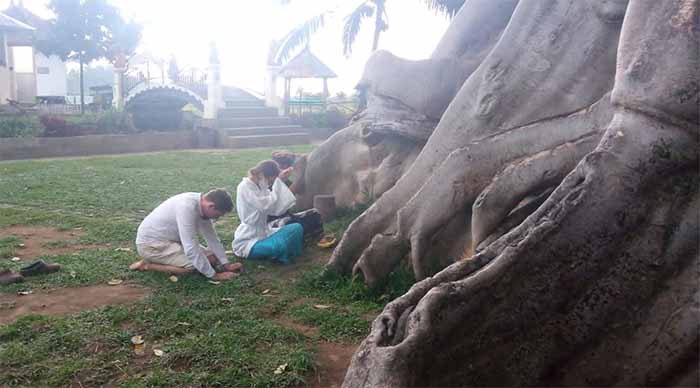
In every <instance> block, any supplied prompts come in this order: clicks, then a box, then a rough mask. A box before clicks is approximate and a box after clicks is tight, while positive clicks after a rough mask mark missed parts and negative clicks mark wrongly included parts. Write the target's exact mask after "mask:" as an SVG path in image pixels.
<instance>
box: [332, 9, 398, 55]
mask: <svg viewBox="0 0 700 388" xmlns="http://www.w3.org/2000/svg"><path fill="white" fill-rule="evenodd" d="M384 1H385V0H370V1H365V2H363V3H361V4H360V5H358V6H357V8H355V10H353V11H352V12H351V13H350V14H349V15H348V16H346V17H345V24H344V25H343V54H345V56H346V57H350V55H351V54H352V45H353V44H354V43H355V38H356V37H357V34H358V33H359V32H360V25H361V24H362V20H363V19H365V18H368V19H369V18H371V17H372V16H375V19H376V20H375V31H374V34H375V43H374V46H373V47H372V51H375V50H376V49H377V47H376V46H377V42H376V41H377V40H378V36H379V33H381V32H382V31H384V30H386V28H388V27H389V25H388V24H387V21H386V20H387V15H386V9H385V8H384Z"/></svg>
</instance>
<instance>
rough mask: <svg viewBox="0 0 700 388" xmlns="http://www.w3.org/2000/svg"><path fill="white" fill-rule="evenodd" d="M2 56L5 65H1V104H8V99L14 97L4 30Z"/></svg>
mask: <svg viewBox="0 0 700 388" xmlns="http://www.w3.org/2000/svg"><path fill="white" fill-rule="evenodd" d="M0 50H2V53H0V56H4V61H5V65H4V66H0V104H7V99H8V98H12V80H11V77H10V70H9V65H8V64H9V62H10V57H9V50H8V49H7V39H6V36H5V33H4V32H0Z"/></svg>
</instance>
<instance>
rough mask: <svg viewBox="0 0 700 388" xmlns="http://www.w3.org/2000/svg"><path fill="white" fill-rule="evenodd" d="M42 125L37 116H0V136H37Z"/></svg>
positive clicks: (40, 131)
mask: <svg viewBox="0 0 700 388" xmlns="http://www.w3.org/2000/svg"><path fill="white" fill-rule="evenodd" d="M42 131H43V127H42V126H41V123H40V122H39V119H38V118H37V116H34V115H12V116H0V137H32V136H39V135H41V133H42Z"/></svg>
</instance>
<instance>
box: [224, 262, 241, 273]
mask: <svg viewBox="0 0 700 388" xmlns="http://www.w3.org/2000/svg"><path fill="white" fill-rule="evenodd" d="M224 269H225V270H226V271H228V272H243V263H228V264H224Z"/></svg>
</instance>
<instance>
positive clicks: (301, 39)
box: [268, 11, 331, 65]
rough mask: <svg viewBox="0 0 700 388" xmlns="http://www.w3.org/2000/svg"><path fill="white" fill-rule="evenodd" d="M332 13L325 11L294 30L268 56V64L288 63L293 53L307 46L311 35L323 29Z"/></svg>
mask: <svg viewBox="0 0 700 388" xmlns="http://www.w3.org/2000/svg"><path fill="white" fill-rule="evenodd" d="M330 13H331V11H324V12H322V13H320V14H318V15H315V16H313V17H312V18H310V19H308V20H306V21H305V22H304V23H302V24H301V25H300V26H298V27H296V28H294V29H292V30H291V31H289V32H288V33H287V35H285V36H284V37H283V38H282V39H281V40H280V41H279V44H278V46H277V47H276V48H275V49H273V50H271V52H270V55H269V56H268V63H270V64H277V65H278V64H281V63H282V62H284V61H286V60H287V59H288V58H289V57H290V55H291V53H292V52H293V51H294V50H295V49H297V48H298V47H300V46H305V45H307V44H308V43H309V40H311V35H313V34H314V33H315V32H316V31H318V30H319V29H321V28H323V26H324V25H325V23H326V17H327V16H328V15H329V14H330Z"/></svg>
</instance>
